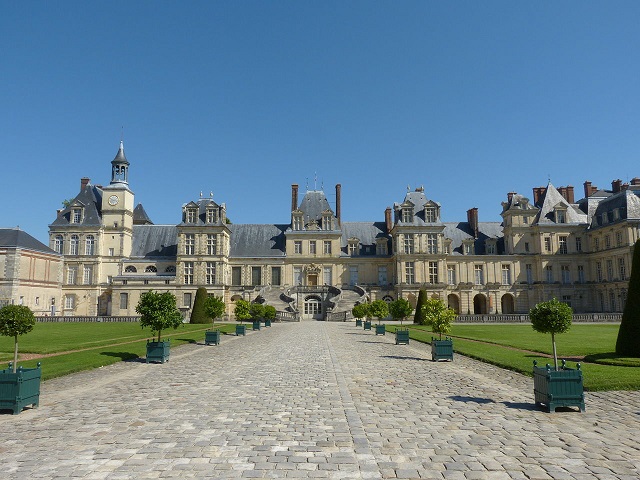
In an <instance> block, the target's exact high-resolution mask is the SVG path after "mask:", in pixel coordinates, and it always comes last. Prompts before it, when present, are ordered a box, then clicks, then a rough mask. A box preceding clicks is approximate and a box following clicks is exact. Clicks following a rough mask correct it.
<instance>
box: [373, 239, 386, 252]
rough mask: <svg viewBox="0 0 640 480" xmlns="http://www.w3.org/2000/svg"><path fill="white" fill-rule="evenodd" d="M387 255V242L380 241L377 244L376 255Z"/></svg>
mask: <svg viewBox="0 0 640 480" xmlns="http://www.w3.org/2000/svg"><path fill="white" fill-rule="evenodd" d="M386 254H387V242H386V240H384V241H382V240H381V241H379V242H378V243H376V255H386Z"/></svg>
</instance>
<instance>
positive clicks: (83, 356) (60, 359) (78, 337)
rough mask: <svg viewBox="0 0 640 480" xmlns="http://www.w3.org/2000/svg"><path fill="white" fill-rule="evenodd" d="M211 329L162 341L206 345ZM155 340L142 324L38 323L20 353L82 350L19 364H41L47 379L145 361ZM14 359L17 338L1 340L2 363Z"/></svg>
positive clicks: (230, 328) (228, 328)
mask: <svg viewBox="0 0 640 480" xmlns="http://www.w3.org/2000/svg"><path fill="white" fill-rule="evenodd" d="M208 328H210V325H191V324H184V325H182V326H180V327H178V329H177V330H173V329H170V330H164V331H163V332H162V338H163V339H165V340H166V339H168V338H170V339H171V345H172V346H173V347H175V346H178V345H182V344H185V343H196V342H200V343H202V342H204V331H205V330H207V329H208ZM216 328H220V330H221V332H223V333H231V332H235V325H230V324H216ZM151 338H152V335H151V331H150V330H149V329H144V330H143V329H142V328H140V325H139V324H138V323H36V326H35V328H34V329H33V331H31V332H30V333H28V334H26V335H23V336H20V337H18V346H19V354H25V353H32V354H51V353H59V352H68V351H71V350H82V351H78V352H73V353H65V354H62V355H55V356H51V357H44V358H40V359H36V360H28V361H19V364H20V365H23V366H24V367H25V368H29V367H33V366H35V365H36V363H37V362H41V363H42V376H43V378H44V379H45V380H47V379H50V378H55V377H59V376H62V375H67V374H69V373H73V372H78V371H81V370H89V369H92V368H98V367H102V366H106V365H110V364H112V363H116V362H119V361H122V360H132V359H135V358H138V357H141V358H144V357H145V355H146V341H147V339H151ZM212 348H213V347H212ZM85 349H88V350H85ZM12 360H13V338H8V337H0V362H1V363H3V364H5V363H7V362H9V361H12Z"/></svg>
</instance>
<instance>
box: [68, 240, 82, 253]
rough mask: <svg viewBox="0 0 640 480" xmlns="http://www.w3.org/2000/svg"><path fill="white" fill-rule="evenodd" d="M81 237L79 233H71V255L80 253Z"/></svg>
mask: <svg viewBox="0 0 640 480" xmlns="http://www.w3.org/2000/svg"><path fill="white" fill-rule="evenodd" d="M79 244H80V238H79V237H78V235H71V243H70V244H69V255H78V245H79Z"/></svg>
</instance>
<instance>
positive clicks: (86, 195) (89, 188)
mask: <svg viewBox="0 0 640 480" xmlns="http://www.w3.org/2000/svg"><path fill="white" fill-rule="evenodd" d="M75 206H81V207H83V209H84V215H83V217H82V221H81V223H79V224H78V225H80V226H92V227H95V226H100V225H101V217H102V190H101V189H100V188H98V187H94V186H93V185H91V184H90V183H88V184H87V185H86V186H85V187H84V189H82V190H81V191H80V193H79V194H78V195H77V196H76V198H74V199H73V200H72V201H71V203H70V204H69V206H68V207H67V208H65V209H64V210H62V212H60V214H58V217H57V218H56V219H55V220H54V221H53V223H52V224H51V225H56V226H57V225H69V224H70V223H71V210H72V209H73V208H74V207H75Z"/></svg>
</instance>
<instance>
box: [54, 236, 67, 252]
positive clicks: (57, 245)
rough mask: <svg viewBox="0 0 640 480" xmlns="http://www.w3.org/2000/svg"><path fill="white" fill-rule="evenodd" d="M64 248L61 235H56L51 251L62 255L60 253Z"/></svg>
mask: <svg viewBox="0 0 640 480" xmlns="http://www.w3.org/2000/svg"><path fill="white" fill-rule="evenodd" d="M63 247H64V240H63V239H62V235H56V238H55V239H54V241H53V249H54V250H55V251H56V252H58V253H64V252H63V251H62V249H63Z"/></svg>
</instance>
